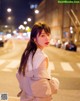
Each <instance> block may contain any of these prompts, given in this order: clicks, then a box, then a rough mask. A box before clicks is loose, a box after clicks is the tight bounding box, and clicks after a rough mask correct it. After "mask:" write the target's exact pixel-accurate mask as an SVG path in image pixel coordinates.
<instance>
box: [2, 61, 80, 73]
mask: <svg viewBox="0 0 80 101" xmlns="http://www.w3.org/2000/svg"><path fill="white" fill-rule="evenodd" d="M4 64H6V65H5V67H3V65H4ZM19 64H20V60H0V66H1V69H0V70H1V71H6V72H12V71H13V69H15V68H17V67H18V66H19ZM75 64H76V67H77V68H79V69H80V63H79V62H78V63H75ZM55 65H56V64H54V63H53V61H50V62H49V67H48V72H49V73H50V74H51V71H52V70H55ZM60 65H61V66H60V68H61V69H62V70H63V71H65V72H66V71H68V72H72V71H74V68H73V67H72V65H70V63H69V62H60Z"/></svg>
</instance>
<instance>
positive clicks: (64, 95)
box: [8, 90, 80, 101]
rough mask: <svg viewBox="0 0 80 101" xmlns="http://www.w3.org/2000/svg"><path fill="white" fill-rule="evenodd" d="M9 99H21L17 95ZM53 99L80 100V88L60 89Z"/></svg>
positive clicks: (10, 100) (12, 100)
mask: <svg viewBox="0 0 80 101" xmlns="http://www.w3.org/2000/svg"><path fill="white" fill-rule="evenodd" d="M8 101H20V99H19V98H17V97H9V99H8ZM53 101H80V90H59V91H58V93H57V94H55V95H54V96H53Z"/></svg>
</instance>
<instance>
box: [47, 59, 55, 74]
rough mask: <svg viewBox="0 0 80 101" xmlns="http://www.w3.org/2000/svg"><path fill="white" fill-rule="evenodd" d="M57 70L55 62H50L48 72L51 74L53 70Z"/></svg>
mask: <svg viewBox="0 0 80 101" xmlns="http://www.w3.org/2000/svg"><path fill="white" fill-rule="evenodd" d="M52 70H55V67H54V64H53V62H51V61H50V62H49V67H48V73H49V74H50V75H51V71H52Z"/></svg>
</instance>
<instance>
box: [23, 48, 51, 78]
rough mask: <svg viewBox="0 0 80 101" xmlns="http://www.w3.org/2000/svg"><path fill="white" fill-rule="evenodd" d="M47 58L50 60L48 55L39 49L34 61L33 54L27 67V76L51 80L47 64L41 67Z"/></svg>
mask: <svg viewBox="0 0 80 101" xmlns="http://www.w3.org/2000/svg"><path fill="white" fill-rule="evenodd" d="M46 58H47V59H48V57H47V55H46V54H45V53H44V52H43V51H42V50H41V49H39V48H38V49H37V51H36V53H35V54H34V56H33V59H32V53H31V54H30V56H29V58H28V62H27V65H26V71H25V74H26V76H28V77H37V78H50V75H49V74H48V72H47V68H46V67H45V63H43V64H42V65H40V64H41V63H42V62H43V61H44V59H46Z"/></svg>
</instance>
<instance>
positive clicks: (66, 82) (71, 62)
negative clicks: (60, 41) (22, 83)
mask: <svg viewBox="0 0 80 101" xmlns="http://www.w3.org/2000/svg"><path fill="white" fill-rule="evenodd" d="M26 45H27V40H19V39H10V40H8V41H7V42H6V43H5V44H4V47H0V93H7V94H8V98H9V100H8V101H19V98H17V93H18V92H19V85H18V82H17V79H16V72H17V68H18V66H19V63H20V58H21V55H22V53H23V51H24V49H25V47H26ZM44 51H45V52H46V54H47V55H48V57H49V71H50V73H51V76H52V77H57V78H58V79H59V81H60V89H59V91H58V93H57V94H55V95H54V96H53V101H79V100H80V51H79V50H78V51H77V52H72V51H66V50H63V49H61V48H56V47H54V46H49V47H47V48H46V49H45V50H44Z"/></svg>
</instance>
